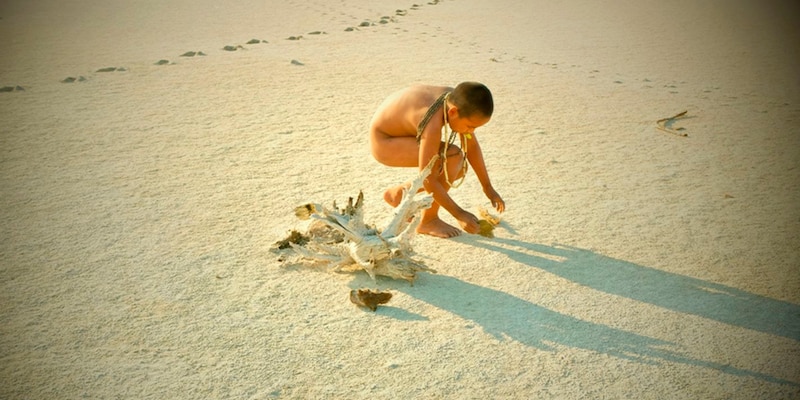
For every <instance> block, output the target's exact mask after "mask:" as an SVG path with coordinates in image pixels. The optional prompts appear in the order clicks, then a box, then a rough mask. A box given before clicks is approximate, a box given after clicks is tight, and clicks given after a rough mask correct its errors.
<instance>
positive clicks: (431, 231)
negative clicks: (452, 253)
mask: <svg viewBox="0 0 800 400" xmlns="http://www.w3.org/2000/svg"><path fill="white" fill-rule="evenodd" d="M417 233H422V234H425V235H431V236H436V237H440V238H451V237H455V236H458V235H460V234H461V230H460V229H458V228H456V227H455V226H452V225H450V224H448V223H447V222H444V221H442V220H441V219H439V218H438V217H437V218H434V219H431V220H430V221H425V220H423V221H422V222H421V223H420V224H419V226H418V227H417Z"/></svg>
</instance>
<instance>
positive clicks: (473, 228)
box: [456, 211, 481, 234]
mask: <svg viewBox="0 0 800 400" xmlns="http://www.w3.org/2000/svg"><path fill="white" fill-rule="evenodd" d="M456 219H458V223H459V225H461V229H463V230H464V231H465V232H467V233H472V234H476V233H478V232H480V231H481V226H480V224H478V217H476V216H475V215H473V214H472V213H470V212H467V211H464V212H463V213H462V214H461V215H459V216H458V218H456Z"/></svg>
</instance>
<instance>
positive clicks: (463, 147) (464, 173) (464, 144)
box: [440, 93, 469, 188]
mask: <svg viewBox="0 0 800 400" xmlns="http://www.w3.org/2000/svg"><path fill="white" fill-rule="evenodd" d="M448 97H450V93H447V94H446V95H445V97H444V102H443V103H442V110H443V112H444V125H443V126H442V129H443V130H444V136H445V137H446V138H447V140H446V141H445V145H444V146H443V148H442V154H441V155H440V157H441V159H442V169H443V170H444V179H445V182H447V184H448V185H450V187H451V188H457V187H459V186H461V184H462V183H464V179H465V178H466V177H467V168H468V167H469V163H468V162H467V145H468V143H469V142H467V140H466V139H465V138H464V135H461V134H459V133H458V132H456V131H454V130H452V129H451V130H450V133H449V134H448V133H447V129H448V128H449V127H450V124H449V122H448V121H447V98H448ZM456 136H458V138H459V139H460V142H461V151H463V152H464V160H463V161H462V163H463V164H462V165H461V180H459V181H458V183H454V182H452V181H450V176H449V174H448V172H447V149H449V148H450V146H452V145H453V144H454V143H455V141H456Z"/></svg>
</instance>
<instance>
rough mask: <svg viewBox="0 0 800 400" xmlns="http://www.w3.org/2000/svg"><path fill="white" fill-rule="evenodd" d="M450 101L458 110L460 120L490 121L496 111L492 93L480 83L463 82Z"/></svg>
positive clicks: (457, 87) (454, 91) (451, 95)
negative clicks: (480, 118) (479, 118)
mask: <svg viewBox="0 0 800 400" xmlns="http://www.w3.org/2000/svg"><path fill="white" fill-rule="evenodd" d="M449 100H450V102H451V103H453V105H454V106H456V108H457V109H458V116H459V117H460V118H470V117H483V118H486V119H489V118H491V117H492V112H493V111H494V101H493V100H492V92H490V91H489V88H487V87H486V86H485V85H483V84H481V83H478V82H461V83H459V84H458V86H456V88H455V89H454V90H453V93H451V94H450V97H449Z"/></svg>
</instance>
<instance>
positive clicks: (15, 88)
mask: <svg viewBox="0 0 800 400" xmlns="http://www.w3.org/2000/svg"><path fill="white" fill-rule="evenodd" d="M441 1H443V0H432V1H430V2H428V3H427V5H436V4H439V3H440V2H441ZM422 7H423V5H421V4H413V5H411V7H409V9H407V10H406V9H398V10H395V13H394V15H392V16H383V17H381V18H380V20H378V21H371V20H364V21H363V22H361V23H360V24H359V25H358V26H349V27H346V28H344V32H354V31H359V30H361V29H362V28H369V27H374V26H380V25H386V24H389V23H397V22H400V20H399V18H400V17H405V16H407V15H408V14H409V10H411V11H414V10H419V9H420V8H422ZM327 34H328V33H327V32H325V31H312V32H308V33H306V34H305V35H294V36H288V37H286V38H285V40H293V41H299V40H304V39H306V36H319V35H327ZM267 43H269V42H268V41H267V40H263V39H251V40H249V41H247V42H246V43H245V45H247V46H253V45H258V44H267ZM245 45H241V44H237V45H225V46H223V47H222V48H221V49H220V50H222V51H225V52H235V51H239V50H246V49H247V47H245ZM207 55H208V54H207V53H205V52H204V51H201V50H191V51H187V52H185V53H183V54H181V55H179V56H178V57H182V58H191V57H204V56H207ZM175 64H176V63H175V62H172V61H170V60H168V59H160V60H158V61H156V62H154V63H153V65H156V66H164V65H175ZM290 64H291V65H296V66H302V65H305V64H304V63H303V62H300V61H298V60H291V62H290ZM126 71H128V69H127V68H126V67H103V68H99V69H97V70H95V71H94V73H95V74H106V73H116V72H126ZM90 77H92V75H90V76H89V77H87V76H85V75H77V76H67V77H66V78H64V79H61V80H60V82H61V83H65V84H71V83H82V82H88V81H90ZM24 91H25V87H24V86H22V85H11V86H2V87H0V93H6V92H24Z"/></svg>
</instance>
